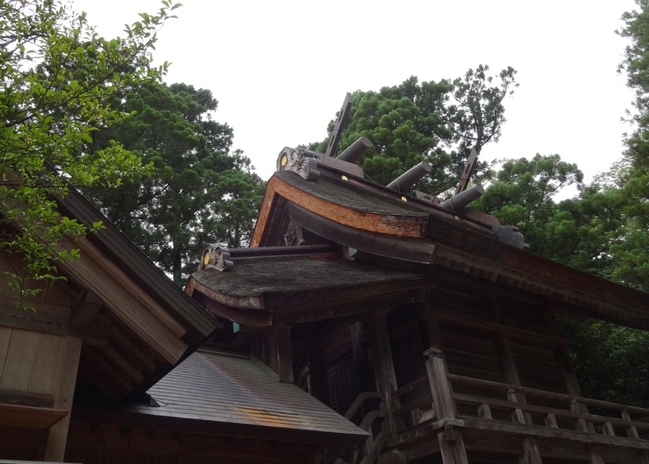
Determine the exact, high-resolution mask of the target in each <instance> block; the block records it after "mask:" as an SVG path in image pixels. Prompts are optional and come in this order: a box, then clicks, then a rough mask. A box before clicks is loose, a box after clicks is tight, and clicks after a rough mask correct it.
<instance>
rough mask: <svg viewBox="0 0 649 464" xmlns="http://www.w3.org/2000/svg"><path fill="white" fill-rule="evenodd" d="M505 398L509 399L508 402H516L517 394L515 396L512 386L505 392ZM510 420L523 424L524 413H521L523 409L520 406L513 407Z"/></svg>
mask: <svg viewBox="0 0 649 464" xmlns="http://www.w3.org/2000/svg"><path fill="white" fill-rule="evenodd" d="M507 400H509V402H510V403H514V404H516V403H518V396H516V390H514V389H513V388H511V389H509V391H508V392H507ZM512 421H514V423H516V424H524V423H525V415H524V414H523V410H522V409H520V408H514V411H513V412H512Z"/></svg>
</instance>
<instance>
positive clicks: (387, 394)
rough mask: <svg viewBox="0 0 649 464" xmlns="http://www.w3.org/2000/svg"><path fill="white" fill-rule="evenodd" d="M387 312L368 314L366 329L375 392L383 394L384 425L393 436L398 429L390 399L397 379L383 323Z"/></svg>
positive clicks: (385, 326)
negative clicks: (368, 332) (368, 337)
mask: <svg viewBox="0 0 649 464" xmlns="http://www.w3.org/2000/svg"><path fill="white" fill-rule="evenodd" d="M387 312H388V311H387V310H379V311H374V312H373V313H372V314H370V315H369V317H368V327H369V330H370V349H371V350H372V364H373V367H374V378H375V380H376V390H377V391H378V392H380V393H382V394H383V406H384V408H385V411H384V412H385V416H386V420H385V422H384V424H387V429H388V431H389V432H390V433H391V434H392V436H394V435H396V433H397V431H398V428H399V427H398V421H397V419H396V418H395V417H394V414H393V411H394V409H396V408H397V407H398V404H397V403H396V401H395V400H394V399H393V398H392V392H394V391H395V390H396V389H397V379H396V375H395V373H394V364H393V362H392V351H391V350H390V336H389V334H388V328H387V325H386V322H385V317H386V315H387Z"/></svg>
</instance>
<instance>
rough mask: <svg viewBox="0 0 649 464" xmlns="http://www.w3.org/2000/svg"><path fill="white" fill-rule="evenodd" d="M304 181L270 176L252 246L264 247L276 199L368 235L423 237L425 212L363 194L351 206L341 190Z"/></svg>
mask: <svg viewBox="0 0 649 464" xmlns="http://www.w3.org/2000/svg"><path fill="white" fill-rule="evenodd" d="M307 182H309V181H306V180H304V179H301V178H300V177H299V176H297V175H296V174H295V173H292V172H282V173H277V174H275V175H274V176H273V177H271V179H270V180H269V181H268V185H267V187H266V194H265V196H264V200H263V203H262V206H261V210H260V212H259V217H258V220H257V224H256V226H255V230H254V232H253V235H252V238H251V240H250V246H251V247H253V248H254V247H258V246H264V245H265V243H264V242H265V238H266V237H267V234H268V232H269V231H268V227H269V225H270V224H269V218H270V217H271V214H272V209H273V207H274V205H275V204H276V203H277V201H278V197H281V198H283V199H285V200H287V201H289V202H290V203H292V204H294V205H296V206H299V207H301V208H304V209H305V210H307V211H310V212H312V213H314V214H317V215H318V216H320V217H323V218H325V219H329V220H331V221H335V222H337V223H339V224H341V225H344V226H348V227H354V228H357V229H360V230H364V231H367V232H373V233H378V234H386V235H394V236H399V237H410V238H420V237H423V236H425V234H426V226H427V224H428V213H425V212H420V211H414V210H409V209H407V208H402V207H399V206H395V205H394V204H393V202H388V201H386V200H385V199H380V198H370V197H363V196H362V195H354V196H353V198H354V200H356V203H357V204H355V205H351V206H350V205H349V203H354V202H353V201H350V199H351V198H352V195H346V193H348V192H347V189H345V188H344V187H340V186H337V185H336V184H334V183H329V182H324V181H321V180H320V181H316V182H309V183H308V184H307ZM300 185H302V187H307V188H308V190H307V188H302V187H300Z"/></svg>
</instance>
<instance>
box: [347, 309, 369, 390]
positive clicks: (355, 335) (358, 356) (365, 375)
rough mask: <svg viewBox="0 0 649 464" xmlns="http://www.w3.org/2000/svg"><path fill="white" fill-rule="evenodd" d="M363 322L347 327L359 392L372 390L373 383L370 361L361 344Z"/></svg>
mask: <svg viewBox="0 0 649 464" xmlns="http://www.w3.org/2000/svg"><path fill="white" fill-rule="evenodd" d="M362 330H363V322H355V323H354V324H352V325H350V326H349V332H350V335H351V339H352V350H353V353H354V363H355V364H356V371H357V372H358V379H359V385H358V386H359V389H360V391H361V392H364V391H369V390H372V388H373V387H374V384H375V381H374V379H373V378H372V368H371V366H370V359H369V357H368V355H367V349H366V348H365V347H364V346H363V344H362V342H361V332H362Z"/></svg>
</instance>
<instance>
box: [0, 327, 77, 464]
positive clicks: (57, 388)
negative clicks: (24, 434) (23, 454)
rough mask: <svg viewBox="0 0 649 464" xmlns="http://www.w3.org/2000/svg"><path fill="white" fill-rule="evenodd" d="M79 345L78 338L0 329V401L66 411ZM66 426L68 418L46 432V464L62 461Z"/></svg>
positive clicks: (75, 375)
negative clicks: (26, 402) (25, 401)
mask: <svg viewBox="0 0 649 464" xmlns="http://www.w3.org/2000/svg"><path fill="white" fill-rule="evenodd" d="M81 343H82V340H81V339H80V338H78V337H72V336H67V335H57V334H47V333H41V332H34V331H30V330H24V329H18V328H13V327H0V398H4V399H5V401H10V402H13V399H15V398H19V399H23V398H31V400H33V401H34V402H36V403H35V404H38V405H39V406H41V407H49V408H54V409H61V410H66V411H70V410H71V408H72V399H73V396H74V387H75V383H76V378H77V369H78V365H79V355H80V352H81ZM19 401H20V400H19ZM34 414H37V411H35V412H34ZM68 422H69V416H68V417H66V418H64V419H63V420H62V421H61V422H59V423H58V424H56V425H54V426H53V427H52V428H51V429H50V431H49V434H48V435H49V437H48V438H47V443H46V444H45V447H46V452H45V456H44V457H45V458H46V459H47V460H51V461H57V460H62V459H63V453H64V451H65V442H66V438H67V430H68ZM3 425H5V424H3ZM9 425H10V424H9ZM25 425H28V424H22V426H25ZM35 436H37V437H40V435H35ZM33 446H36V447H38V448H41V447H42V446H43V443H35V444H33Z"/></svg>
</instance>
